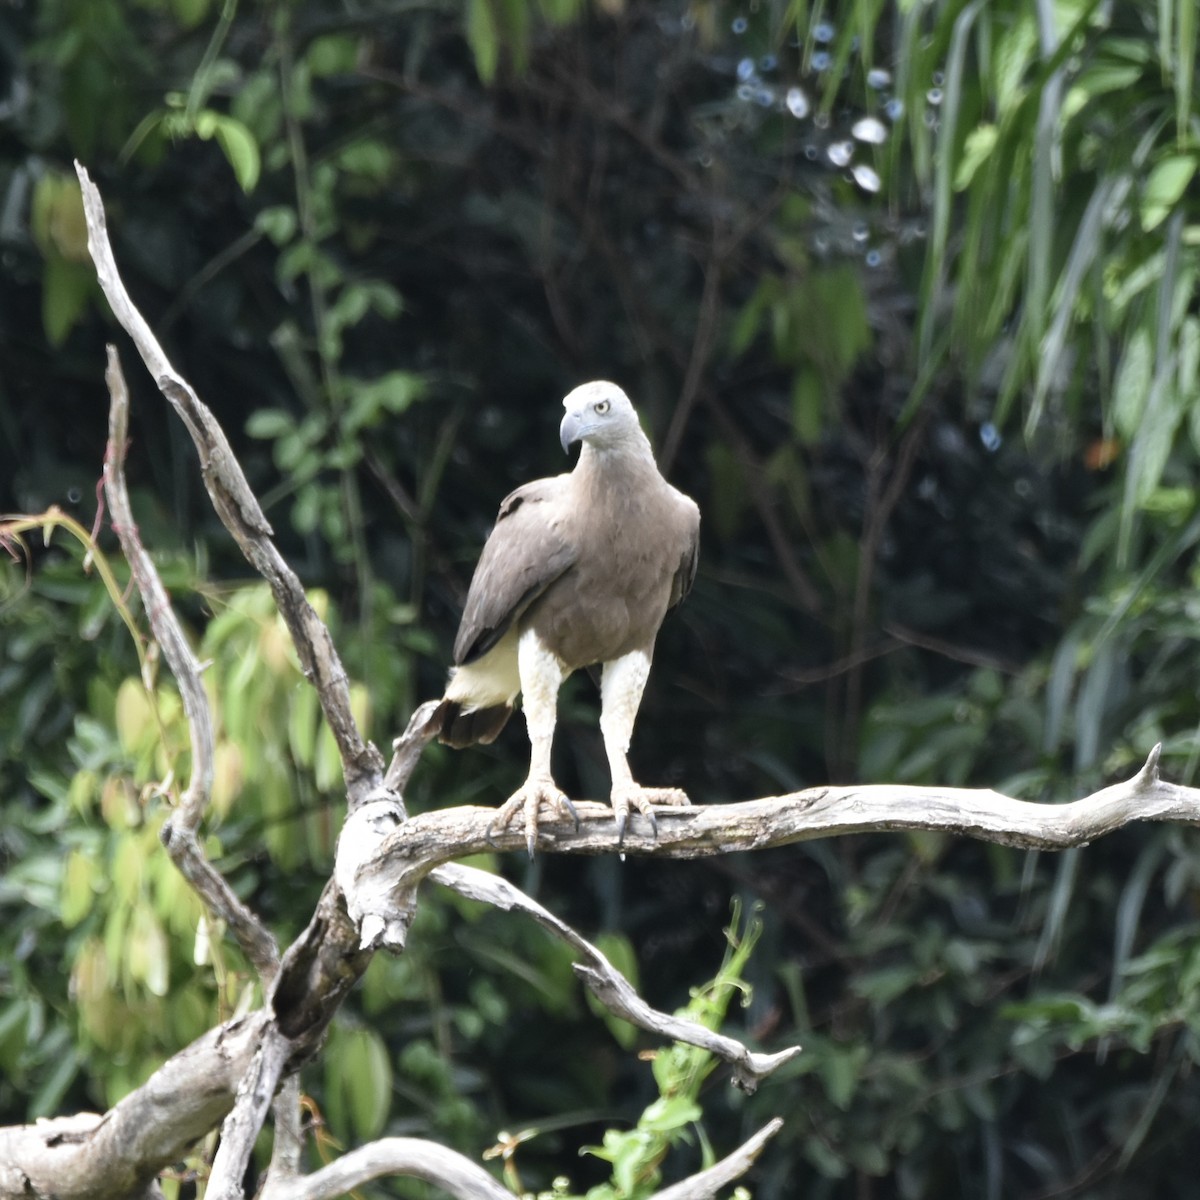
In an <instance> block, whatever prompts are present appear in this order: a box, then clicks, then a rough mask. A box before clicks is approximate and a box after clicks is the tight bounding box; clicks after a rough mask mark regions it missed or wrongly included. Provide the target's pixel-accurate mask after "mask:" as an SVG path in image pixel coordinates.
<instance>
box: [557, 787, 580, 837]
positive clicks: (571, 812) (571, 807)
mask: <svg viewBox="0 0 1200 1200" xmlns="http://www.w3.org/2000/svg"><path fill="white" fill-rule="evenodd" d="M560 796H561V799H562V803H563V806H564V807H565V808H566V810H567V813H568V814H569V815H570V818H571V820H572V821H574V822H575V832H576V833H578V832H579V830H580V829H581V828H582V825H581V824H580V821H579V813H578V812H576V810H575V805H573V804H572V803H571V801H570V800H568V799H567V797H566V796H565V795H562V793H560Z"/></svg>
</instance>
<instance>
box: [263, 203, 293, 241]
mask: <svg viewBox="0 0 1200 1200" xmlns="http://www.w3.org/2000/svg"><path fill="white" fill-rule="evenodd" d="M297 224H298V221H297V217H296V210H295V209H294V208H292V207H291V206H290V205H287V204H273V205H272V206H271V207H270V208H264V209H263V210H262V211H261V212H260V213H259V214H258V216H256V217H255V218H254V228H255V229H258V230H261V231H262V232H263V233H265V234H266V235H267V237H269V238H270V239H271V241H272V242H274V243H275V245H276V246H283V245H285V244H286V243H288V242H290V241H291V240H292V238H293V237H294V236H295V233H296V227H297Z"/></svg>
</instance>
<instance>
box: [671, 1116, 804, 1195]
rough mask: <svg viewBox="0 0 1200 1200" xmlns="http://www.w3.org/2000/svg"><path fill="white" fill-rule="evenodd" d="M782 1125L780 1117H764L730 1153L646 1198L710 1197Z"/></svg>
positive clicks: (747, 1167) (747, 1163)
mask: <svg viewBox="0 0 1200 1200" xmlns="http://www.w3.org/2000/svg"><path fill="white" fill-rule="evenodd" d="M782 1128H783V1118H782V1117H775V1118H774V1119H773V1120H770V1121H768V1122H767V1123H766V1124H765V1125H764V1126H763V1127H762V1128H761V1129H760V1130H759V1131H758V1132H757V1133H756V1134H755V1135H754V1136H753V1137H752V1138H750V1139H749V1140H747V1141H745V1142H743V1143H742V1144H741V1145H740V1146H739V1147H738V1148H737V1149H736V1150H735V1151H734V1152H733V1153H732V1154H729V1155H727V1156H726V1157H725V1158H723V1159H721V1161H720V1162H717V1163H713V1165H712V1166H711V1167H709V1168H708V1170H706V1171H701V1172H700V1173H699V1174H697V1175H691V1176H689V1177H688V1178H687V1179H684V1180H681V1181H680V1182H679V1183H676V1184H673V1185H672V1186H671V1187H669V1188H663V1189H662V1191H659V1192H655V1193H654V1195H653V1196H651V1197H650V1200H713V1197H714V1196H716V1194H717V1190H718V1189H719V1188H723V1187H728V1186H729V1185H730V1184H731V1183H732V1182H733V1181H734V1180H735V1179H740V1178H741V1177H742V1176H743V1175H744V1174H745V1173H746V1172H747V1171H748V1170H750V1168H751V1167H752V1166H753V1165H754V1163H755V1161H756V1160H757V1158H758V1156H759V1155H760V1154H761V1153H762V1148H763V1147H764V1146H765V1145H766V1144H767V1142H769V1141H770V1140H771V1138H773V1137H774V1136H775V1135H776V1134H777V1133H778V1132H779V1131H780V1130H781V1129H782Z"/></svg>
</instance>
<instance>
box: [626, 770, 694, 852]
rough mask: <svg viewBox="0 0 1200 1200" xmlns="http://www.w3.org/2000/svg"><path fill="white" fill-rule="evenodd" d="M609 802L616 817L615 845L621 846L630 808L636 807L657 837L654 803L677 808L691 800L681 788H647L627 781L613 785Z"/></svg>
mask: <svg viewBox="0 0 1200 1200" xmlns="http://www.w3.org/2000/svg"><path fill="white" fill-rule="evenodd" d="M609 803H610V804H612V807H613V816H614V817H616V819H617V845H618V846H623V845H625V827H626V825H627V824H628V822H629V810H630V809H631V808H636V809H637V810H638V812H640V813H641V814H642V816H644V817H645V818H646V819H647V820H648V821H649V822H650V832H651V833H652V834H653V835H654V836H655V837H658V818H657V817H656V816H655V815H654V805H656V804H661V805H664V806H666V807H671V808H679V807H682V806H683V805H686V804H691V801H690V800H689V799H688V797H687V792H685V791H683V789H682V788H655V787H651V788H648V787H642V786H641V785H640V784H636V783H629V784H624V785H621V786H619V787H614V788H613V790H612V795H611V796H610V797H609Z"/></svg>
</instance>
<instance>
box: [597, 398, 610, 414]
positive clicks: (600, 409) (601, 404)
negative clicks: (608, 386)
mask: <svg viewBox="0 0 1200 1200" xmlns="http://www.w3.org/2000/svg"><path fill="white" fill-rule="evenodd" d="M611 407H612V405H611V404H609V402H608V401H607V400H597V401H596V403H595V404H594V405H593V408H594V409H595V411H596V413H597V415H599V416H601V417H602V416H604V414H605V413H606V412H608V410H609V409H610V408H611Z"/></svg>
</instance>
